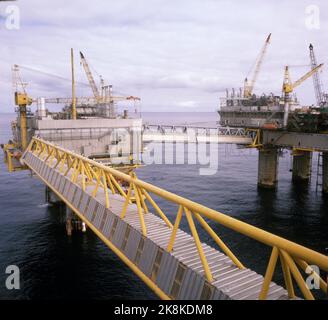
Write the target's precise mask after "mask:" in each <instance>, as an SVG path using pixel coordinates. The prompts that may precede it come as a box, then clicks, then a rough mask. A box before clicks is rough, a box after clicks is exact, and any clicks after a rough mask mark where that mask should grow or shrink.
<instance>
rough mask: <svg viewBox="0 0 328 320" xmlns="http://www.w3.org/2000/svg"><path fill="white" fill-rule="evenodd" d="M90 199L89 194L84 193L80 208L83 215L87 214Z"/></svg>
mask: <svg viewBox="0 0 328 320" xmlns="http://www.w3.org/2000/svg"><path fill="white" fill-rule="evenodd" d="M89 199H90V196H89V195H88V194H87V193H85V192H84V193H83V197H82V200H81V202H80V205H79V207H78V209H79V210H80V212H81V213H82V214H85V211H86V206H87V204H88V201H89Z"/></svg>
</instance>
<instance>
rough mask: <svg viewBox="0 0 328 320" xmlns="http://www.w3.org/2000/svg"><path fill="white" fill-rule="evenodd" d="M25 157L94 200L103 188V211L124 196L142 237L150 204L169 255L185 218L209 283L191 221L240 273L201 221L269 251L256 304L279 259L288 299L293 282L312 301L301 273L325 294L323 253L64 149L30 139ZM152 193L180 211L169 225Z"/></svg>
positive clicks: (327, 260)
mask: <svg viewBox="0 0 328 320" xmlns="http://www.w3.org/2000/svg"><path fill="white" fill-rule="evenodd" d="M26 152H32V153H33V154H34V155H36V156H37V157H39V158H40V159H42V160H43V161H46V162H47V163H48V165H49V166H51V167H52V168H54V169H55V168H57V170H59V171H60V172H61V173H62V174H64V175H66V176H67V175H68V173H70V178H71V180H72V181H73V182H75V183H77V184H80V185H81V187H82V189H83V190H84V191H85V190H86V186H87V185H92V186H94V189H93V193H92V194H93V196H96V195H97V192H98V191H99V188H103V190H104V194H105V198H106V207H107V208H108V207H109V202H110V197H109V192H111V193H112V194H120V195H121V196H123V197H124V198H125V203H124V206H123V209H122V212H121V218H124V216H125V214H126V210H127V206H128V204H129V203H132V202H135V203H136V205H137V208H138V216H139V219H140V225H141V229H142V233H143V235H144V236H147V225H146V222H145V219H144V215H145V214H147V212H148V211H149V208H148V205H149V204H150V205H151V206H152V207H153V208H154V209H155V211H156V212H157V213H158V215H159V216H160V217H161V218H162V219H163V220H164V221H165V223H166V224H167V226H168V227H169V228H171V229H172V233H171V237H170V240H169V243H168V244H167V251H168V252H170V251H172V249H173V248H174V242H175V237H176V234H177V230H178V228H179V225H180V222H181V220H182V217H183V216H185V217H186V219H187V222H188V225H189V228H190V231H191V234H192V235H193V238H194V241H195V244H196V247H197V250H198V254H199V257H200V260H201V262H202V264H203V268H204V271H205V275H206V278H207V280H208V281H209V282H212V281H213V277H212V273H211V270H210V267H209V264H208V262H207V259H206V256H205V255H204V252H203V249H202V245H201V242H200V239H199V235H198V232H197V229H196V226H195V219H196V220H197V221H198V222H199V224H200V225H201V226H202V227H203V228H204V230H205V231H206V232H207V233H208V234H209V235H210V236H211V237H212V238H213V240H214V241H215V242H216V243H217V245H218V246H219V247H220V248H221V250H222V251H223V252H224V253H225V254H226V255H227V256H229V257H230V259H231V260H232V261H233V262H234V263H235V265H236V266H238V267H239V268H240V269H243V268H244V265H243V264H242V263H241V262H240V261H239V260H238V258H237V257H236V256H235V255H234V254H233V253H232V252H231V250H230V249H229V248H228V247H227V246H226V245H225V244H224V242H223V241H222V239H221V238H220V237H219V236H218V234H217V233H216V232H215V231H214V230H213V229H212V228H211V227H210V225H209V224H208V223H207V222H206V221H205V218H206V219H209V220H211V221H214V222H216V223H218V224H221V225H222V226H224V227H226V228H228V229H231V230H233V231H235V232H237V233H239V234H242V235H245V236H247V237H249V238H252V239H254V240H256V241H259V242H261V243H263V244H265V245H267V246H269V247H272V253H271V257H270V259H269V262H268V266H267V270H266V274H265V277H264V281H263V285H262V289H261V292H260V294H259V299H265V298H266V296H267V294H268V291H269V286H270V283H271V280H272V277H273V274H274V271H275V269H276V265H277V261H278V259H280V262H281V266H282V271H283V275H284V281H285V286H286V288H287V291H288V295H289V297H290V298H294V297H295V291H294V281H295V282H296V284H297V285H298V287H299V289H300V290H301V292H302V294H303V296H304V298H306V299H314V296H313V294H312V292H311V290H310V289H309V288H308V286H307V284H306V281H305V280H304V278H303V275H302V273H301V271H300V269H301V270H303V271H305V272H306V275H307V276H309V274H310V275H312V277H313V279H315V280H317V281H319V283H320V288H321V289H322V290H323V291H324V292H327V283H326V282H325V281H324V280H323V279H322V278H321V277H320V275H319V274H317V273H316V271H315V270H314V268H312V267H311V266H314V265H315V266H317V267H318V268H320V269H321V270H322V271H326V272H327V271H328V257H327V256H325V255H323V254H321V253H318V252H316V251H314V250H311V249H309V248H306V247H304V246H301V245H298V244H296V243H294V242H292V241H289V240H286V239H284V238H281V237H279V236H276V235H274V234H272V233H269V232H267V231H264V230H262V229H259V228H257V227H254V226H252V225H250V224H247V223H245V222H242V221H239V220H237V219H235V218H232V217H230V216H227V215H225V214H223V213H220V212H218V211H216V210H213V209H210V208H208V207H205V206H203V205H201V204H198V203H196V202H193V201H191V200H188V199H186V198H183V197H181V196H178V195H176V194H173V193H171V192H169V191H166V190H164V189H162V188H159V187H156V186H154V185H152V184H149V183H147V182H145V181H142V180H140V179H138V178H137V177H136V176H135V175H134V174H133V173H132V174H131V175H128V174H125V173H122V172H120V171H118V170H116V169H113V168H110V167H106V166H104V165H102V164H101V163H98V162H96V161H94V160H91V159H88V158H86V157H83V156H81V155H79V154H76V153H74V152H71V151H69V150H66V149H63V148H61V147H59V146H57V145H54V144H52V143H49V142H47V141H44V140H42V139H39V138H36V137H34V138H33V139H32V140H31V142H30V144H29V146H28V148H27V151H26ZM124 184H125V185H127V186H128V190H127V192H126V191H125V190H124V187H123V185H124ZM151 194H155V195H157V196H159V197H160V198H162V199H165V200H167V201H169V202H171V203H174V204H176V205H177V206H178V211H177V214H176V218H175V222H174V224H173V225H172V223H171V222H170V221H169V219H168V218H167V216H166V215H165V213H164V212H163V211H162V210H161V209H160V207H159V206H158V204H157V203H156V202H155V201H154V199H153V198H152V196H151ZM299 268H300V269H299Z"/></svg>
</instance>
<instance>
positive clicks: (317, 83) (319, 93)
mask: <svg viewBox="0 0 328 320" xmlns="http://www.w3.org/2000/svg"><path fill="white" fill-rule="evenodd" d="M309 49H310V61H311V67H312V69H313V68H315V67H316V66H317V65H318V64H317V59H316V56H315V54H314V49H313V45H312V44H310V46H309ZM313 84H314V91H315V97H316V99H317V104H318V106H323V105H325V104H326V96H325V94H324V92H323V89H322V82H321V79H320V76H319V73H318V72H315V73H314V74H313Z"/></svg>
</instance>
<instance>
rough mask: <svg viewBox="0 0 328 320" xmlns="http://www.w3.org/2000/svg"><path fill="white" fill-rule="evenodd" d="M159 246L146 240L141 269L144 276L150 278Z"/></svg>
mask: <svg viewBox="0 0 328 320" xmlns="http://www.w3.org/2000/svg"><path fill="white" fill-rule="evenodd" d="M157 248H158V247H157V246H156V245H155V244H154V243H153V242H152V241H151V240H149V239H147V238H146V239H145V245H144V250H143V252H142V255H141V258H140V262H139V268H140V269H141V270H142V271H143V273H144V274H146V275H147V276H149V277H150V275H151V271H152V267H153V264H154V261H155V258H156V254H157Z"/></svg>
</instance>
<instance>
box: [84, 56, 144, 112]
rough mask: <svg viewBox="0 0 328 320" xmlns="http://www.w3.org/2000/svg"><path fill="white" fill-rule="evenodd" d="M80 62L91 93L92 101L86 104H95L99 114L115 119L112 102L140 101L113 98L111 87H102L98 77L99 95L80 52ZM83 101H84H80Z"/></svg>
mask: <svg viewBox="0 0 328 320" xmlns="http://www.w3.org/2000/svg"><path fill="white" fill-rule="evenodd" d="M80 57H81V62H82V65H83V68H84V71H85V73H86V75H87V78H88V81H89V84H90V87H91V89H92V92H93V96H94V100H93V99H90V100H89V101H88V103H96V104H97V105H98V109H99V111H100V114H101V115H102V116H105V117H109V118H115V117H116V112H115V110H114V102H116V101H122V100H134V101H136V100H140V98H138V97H133V96H129V97H114V96H113V91H112V89H113V87H112V86H111V85H104V80H103V78H102V77H100V84H101V94H100V93H99V90H98V87H97V85H96V82H95V80H94V77H93V75H92V72H91V70H90V67H89V64H88V62H87V60H86V58H85V56H84V54H83V53H82V52H81V51H80ZM82 100H83V101H85V99H82Z"/></svg>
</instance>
